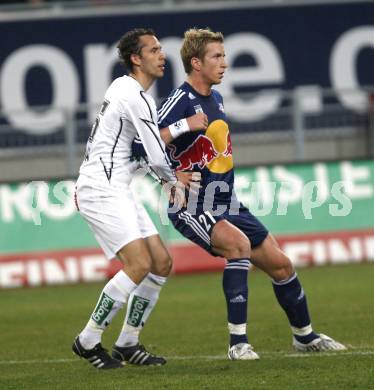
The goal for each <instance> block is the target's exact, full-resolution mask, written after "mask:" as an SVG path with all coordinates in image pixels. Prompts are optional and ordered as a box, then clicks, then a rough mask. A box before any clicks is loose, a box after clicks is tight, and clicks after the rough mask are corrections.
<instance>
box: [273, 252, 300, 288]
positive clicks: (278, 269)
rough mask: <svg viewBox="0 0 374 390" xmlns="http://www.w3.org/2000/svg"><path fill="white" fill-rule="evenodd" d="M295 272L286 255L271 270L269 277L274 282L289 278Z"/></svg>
mask: <svg viewBox="0 0 374 390" xmlns="http://www.w3.org/2000/svg"><path fill="white" fill-rule="evenodd" d="M294 272H295V270H294V267H293V265H292V262H291V260H290V259H289V258H288V257H286V256H285V257H284V259H282V262H279V263H278V264H277V265H276V266H275V267H274V268H273V269H272V270H271V274H270V277H271V278H272V279H273V280H275V281H276V282H280V281H283V280H287V279H289V278H290V277H291V276H292V275H293V273H294Z"/></svg>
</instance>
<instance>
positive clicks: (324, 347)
mask: <svg viewBox="0 0 374 390" xmlns="http://www.w3.org/2000/svg"><path fill="white" fill-rule="evenodd" d="M318 336H319V337H318V338H316V339H314V340H313V341H311V342H310V343H307V344H303V343H300V341H297V340H296V339H295V337H293V339H292V345H293V347H294V348H295V349H296V351H299V352H324V351H345V350H346V349H347V347H346V346H345V345H343V344H341V343H339V342H337V341H335V340H333V339H332V338H331V337H329V336H326V335H325V334H322V333H320V334H319V335H318Z"/></svg>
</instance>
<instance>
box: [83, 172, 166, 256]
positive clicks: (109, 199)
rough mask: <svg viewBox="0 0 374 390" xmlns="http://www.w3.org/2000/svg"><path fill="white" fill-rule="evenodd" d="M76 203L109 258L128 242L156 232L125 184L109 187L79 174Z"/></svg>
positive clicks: (146, 214) (145, 212)
mask: <svg viewBox="0 0 374 390" xmlns="http://www.w3.org/2000/svg"><path fill="white" fill-rule="evenodd" d="M77 205H78V207H79V212H80V214H81V215H82V217H83V218H84V219H85V220H86V221H87V223H88V225H89V226H90V228H91V230H92V231H93V233H94V235H95V238H96V240H97V242H98V243H99V245H100V246H101V248H102V249H103V251H104V253H105V256H106V257H107V258H108V259H113V258H114V257H116V253H117V252H118V251H119V250H120V249H121V248H122V247H123V246H125V245H126V244H128V243H129V242H131V241H134V240H137V239H139V238H145V237H149V236H153V235H155V234H158V232H157V229H156V227H155V225H154V224H153V222H152V220H151V218H150V217H149V215H148V213H147V211H146V210H145V209H144V207H143V205H142V204H141V203H139V202H137V201H136V200H135V197H134V195H133V193H132V191H131V189H130V188H129V187H128V186H121V187H112V186H110V185H109V184H108V185H103V184H101V183H100V184H98V183H97V182H95V181H94V180H91V179H88V178H85V177H82V176H80V177H79V179H78V181H77Z"/></svg>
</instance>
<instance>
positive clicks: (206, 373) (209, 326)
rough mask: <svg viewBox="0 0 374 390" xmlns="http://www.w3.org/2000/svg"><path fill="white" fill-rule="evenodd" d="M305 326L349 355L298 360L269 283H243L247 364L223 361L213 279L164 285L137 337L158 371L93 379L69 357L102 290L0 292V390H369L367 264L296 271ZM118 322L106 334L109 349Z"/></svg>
mask: <svg viewBox="0 0 374 390" xmlns="http://www.w3.org/2000/svg"><path fill="white" fill-rule="evenodd" d="M298 273H299V276H300V279H301V281H302V283H303V286H304V289H305V291H306V293H307V296H308V300H309V307H310V311H311V313H312V320H313V325H314V328H315V330H316V331H322V332H323V333H327V334H328V335H330V336H332V337H333V338H336V339H337V340H339V341H341V342H343V343H345V344H346V345H348V347H349V350H348V351H347V352H341V353H327V354H314V355H309V354H297V353H295V352H294V351H293V350H292V348H291V337H290V331H289V326H288V324H287V321H286V318H285V315H284V314H283V312H282V311H281V309H280V308H279V307H278V304H277V303H276V300H275V297H274V295H273V292H272V287H271V284H270V282H269V280H268V278H267V277H266V276H265V275H264V274H262V273H261V272H259V271H255V272H252V273H251V274H250V278H249V280H250V309H249V318H250V319H249V323H250V325H249V329H248V334H249V337H250V342H251V343H252V344H253V345H254V347H255V350H256V351H257V352H258V353H259V354H260V357H261V360H259V361H254V362H231V361H228V360H227V359H226V350H227V342H228V337H227V330H226V319H225V301H224V297H223V293H222V289H221V275H220V274H206V275H194V276H173V277H171V278H170V280H169V281H168V283H167V285H166V286H165V287H164V289H163V291H162V294H161V299H160V301H159V304H158V306H157V307H156V309H155V310H154V313H153V315H152V317H151V319H150V321H149V322H148V324H147V326H146V328H145V329H144V331H143V334H142V341H143V343H144V344H145V345H146V346H147V347H149V348H150V349H151V350H152V351H153V352H155V353H159V354H163V355H166V357H168V363H167V365H166V366H163V367H148V368H147V367H134V366H126V367H125V368H124V369H121V370H114V371H99V370H95V369H94V368H92V367H91V366H89V364H88V363H87V362H85V361H83V360H82V359H79V358H77V357H76V356H73V354H72V352H71V344H72V341H73V339H74V337H75V335H76V334H77V333H78V331H79V330H80V329H81V328H82V327H83V326H84V325H85V323H86V321H87V318H88V315H89V313H90V312H91V310H92V309H93V306H94V304H95V302H96V299H97V298H98V294H99V292H100V291H101V288H102V287H103V285H104V283H101V284H89V285H83V284H82V285H72V286H59V287H43V288H33V289H23V290H3V291H0V310H1V311H0V313H1V316H0V346H1V348H0V389H1V390H5V389H17V390H19V389H64V390H65V389H90V390H92V389H100V390H102V389H112V390H113V389H142V390H143V389H173V390H174V389H225V390H226V389H230V390H231V389H329V390H332V389H339V390H341V389H374V310H373V309H374V264H359V265H345V266H334V267H333V266H331V267H320V268H309V269H302V270H299V272H298ZM122 320H123V314H120V315H118V316H117V318H116V319H115V321H114V322H113V324H112V325H111V326H110V328H109V329H108V330H107V331H106V332H105V334H104V339H103V344H104V345H105V346H106V347H108V348H109V347H111V345H112V343H113V342H114V341H115V339H116V336H117V334H118V332H119V330H120V327H121V325H122V324H121V323H122Z"/></svg>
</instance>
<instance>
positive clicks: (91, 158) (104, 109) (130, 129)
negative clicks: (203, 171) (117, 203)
mask: <svg viewBox="0 0 374 390" xmlns="http://www.w3.org/2000/svg"><path fill="white" fill-rule="evenodd" d="M137 136H138V137H139V138H140V139H141V142H142V144H143V146H144V149H145V151H146V153H147V157H148V158H147V161H148V165H149V167H150V168H151V170H152V171H153V172H154V173H155V174H156V175H157V176H158V177H159V178H161V179H163V180H166V181H171V182H172V183H175V182H176V181H177V179H176V177H175V174H174V172H173V171H172V169H171V168H170V163H169V160H168V158H167V156H166V154H165V144H164V142H163V141H162V139H161V137H160V132H159V129H158V126H157V109H156V104H155V101H154V100H153V98H152V96H150V95H149V94H147V93H146V92H145V91H144V89H143V88H142V86H141V85H140V84H139V83H138V81H136V80H135V79H133V78H132V77H129V76H123V77H119V78H117V79H116V80H114V81H113V83H112V84H111V85H110V87H109V88H108V90H107V91H106V94H105V97H104V103H103V105H102V106H101V109H100V112H99V114H98V116H97V118H96V121H95V123H94V125H93V128H92V132H91V135H90V137H89V139H88V142H87V149H86V155H85V158H84V161H83V163H82V165H81V167H80V171H79V172H80V175H83V176H86V177H89V178H91V179H93V180H95V181H100V182H102V181H106V183H108V182H109V183H110V184H117V185H123V184H129V183H130V182H131V180H132V178H133V175H134V172H135V171H136V169H137V168H138V167H139V163H138V162H136V161H131V155H132V152H131V146H132V142H133V140H134V138H135V137H137Z"/></svg>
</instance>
